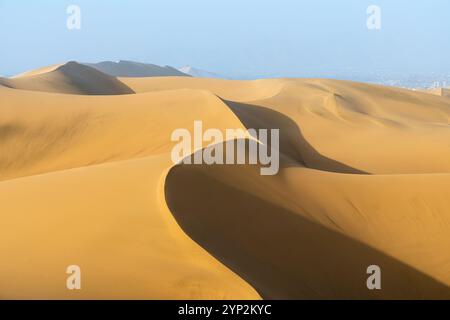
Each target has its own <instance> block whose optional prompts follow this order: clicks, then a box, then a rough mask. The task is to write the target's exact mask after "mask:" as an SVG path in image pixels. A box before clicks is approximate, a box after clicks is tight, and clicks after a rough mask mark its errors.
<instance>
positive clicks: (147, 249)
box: [0, 64, 450, 299]
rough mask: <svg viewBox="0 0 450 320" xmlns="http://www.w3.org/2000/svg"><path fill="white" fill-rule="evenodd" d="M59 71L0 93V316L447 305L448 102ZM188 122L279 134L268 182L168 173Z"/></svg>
mask: <svg viewBox="0 0 450 320" xmlns="http://www.w3.org/2000/svg"><path fill="white" fill-rule="evenodd" d="M70 67H71V71H72V72H71V73H70V74H69V75H68V76H67V78H66V79H71V77H75V78H77V79H79V78H80V77H79V75H80V74H83V75H84V74H85V71H86V70H85V69H84V66H81V65H79V64H72V65H71V66H70ZM57 71H58V68H56V69H52V68H50V69H49V70H48V71H47V72H45V71H44V72H41V73H38V74H34V75H31V76H27V75H25V76H24V77H23V79H24V81H26V85H25V84H24V85H23V86H19V85H14V86H13V85H10V84H8V83H7V84H6V85H5V84H4V85H3V86H2V85H0V146H1V150H2V152H1V153H0V217H1V220H2V223H1V224H0V237H1V238H0V239H1V241H0V256H1V257H2V263H1V264H0V298H32V299H34V298H44V299H45V298H61V299H78V298H79V299H82V298H87V299H102V298H112V299H116V298H124V299H133V298H138V299H179V298H186V299H259V298H263V299H407V298H411V299H432V298H437V299H450V162H449V161H448V159H449V157H450V145H449V143H448V141H450V140H449V139H450V126H449V125H450V122H449V121H450V100H449V99H448V98H446V97H441V96H438V95H432V94H428V93H423V92H416V91H409V90H404V89H397V88H391V87H383V86H377V85H369V84H362V83H356V82H349V81H337V80H325V79H266V80H256V81H231V80H220V79H199V78H191V77H151V78H150V77H144V78H118V79H116V78H113V79H114V80H115V81H113V82H108V81H106V82H102V81H99V79H97V78H95V79H93V78H90V77H89V76H87V77H86V78H83V80H85V82H83V81H80V83H78V82H77V84H76V85H73V83H74V82H72V81H70V80H67V81H66V82H65V83H64V82H63V84H61V82H59V81H55V82H52V81H45V80H43V79H47V78H53V73H54V72H57ZM105 77H106V78H105ZM21 79H22V77H20V78H17V79H8V81H16V80H21ZM100 79H102V80H104V79H109V80H111V78H110V77H109V76H106V75H104V76H102V77H100ZM3 81H4V80H3ZM97 81H99V87H96V85H95V84H96V82H97ZM116 81H117V82H116ZM105 83H106V84H105ZM0 84H1V83H0ZM113 84H117V86H116V85H113ZM106 85H107V87H108V91H107V92H108V93H104V94H105V95H102V93H101V92H103V91H102V90H104V89H105V86H106ZM42 88H45V90H42ZM86 88H88V89H86ZM125 88H126V90H125ZM109 90H110V91H109ZM42 91H46V92H42ZM93 92H94V94H97V95H91V94H93ZM126 93H128V94H126ZM106 94H110V95H107V96H106ZM195 120H202V121H203V124H204V126H205V128H217V129H219V130H222V131H225V129H227V128H233V129H235V128H242V129H245V128H255V129H262V128H265V129H271V128H274V129H275V128H277V129H280V153H281V168H280V172H279V173H278V174H277V175H275V176H261V175H260V174H259V167H260V166H259V165H186V164H179V165H174V164H173V163H172V161H171V159H170V153H171V150H172V148H173V147H174V145H175V143H174V142H172V141H171V139H170V138H171V133H172V132H173V130H175V129H177V128H187V129H189V130H190V131H192V130H193V123H194V121H195ZM223 143H229V141H228V142H226V141H223ZM206 147H207V144H204V145H202V147H201V148H199V149H198V150H196V152H201V151H202V148H206ZM71 264H76V265H80V267H81V268H82V290H79V291H78V290H76V291H69V290H67V289H66V287H65V279H66V277H67V275H66V273H65V269H66V267H67V266H68V265H71ZM373 264H375V265H379V266H380V267H381V270H382V290H373V291H371V290H368V289H367V287H366V279H367V277H368V275H367V273H366V269H367V267H368V266H370V265H373Z"/></svg>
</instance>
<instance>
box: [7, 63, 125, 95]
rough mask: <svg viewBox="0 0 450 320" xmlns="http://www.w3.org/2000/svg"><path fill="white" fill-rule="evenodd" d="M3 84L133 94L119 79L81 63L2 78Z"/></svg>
mask: <svg viewBox="0 0 450 320" xmlns="http://www.w3.org/2000/svg"><path fill="white" fill-rule="evenodd" d="M0 85H3V86H6V87H9V88H14V89H21V90H32V91H45V92H57V93H69V94H83V95H118V94H131V93H133V91H132V90H131V89H130V88H128V87H127V86H126V85H124V84H123V83H121V82H120V81H119V80H117V79H116V78H114V77H112V76H109V75H106V74H104V73H101V72H99V71H97V70H95V69H93V68H90V67H87V66H84V65H81V64H79V63H77V62H68V63H66V64H62V65H55V66H51V67H47V68H43V69H38V70H36V71H31V72H28V73H24V74H22V75H19V76H16V77H14V78H11V79H0Z"/></svg>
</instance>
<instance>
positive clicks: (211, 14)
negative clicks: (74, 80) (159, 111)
mask: <svg viewBox="0 0 450 320" xmlns="http://www.w3.org/2000/svg"><path fill="white" fill-rule="evenodd" d="M72 4H75V5H78V6H79V7H80V8H81V29H80V30H69V29H67V27H66V20H67V17H68V14H67V13H66V9H67V7H68V6H69V5H72ZM372 4H375V5H377V6H379V7H380V8H381V14H382V15H381V17H382V27H381V29H380V30H368V28H367V26H366V20H367V18H368V14H367V13H366V10H367V8H368V6H370V5H372ZM449 10H450V3H449V2H448V1H445V0H433V1H427V2H421V3H417V2H410V1H406V0H399V1H395V3H393V2H392V1H387V0H379V1H373V0H369V1H366V0H364V1H361V0H346V1H343V2H339V3H337V2H335V1H325V0H320V1H314V2H313V1H289V0H281V1H277V2H274V1H268V0H262V1H261V0H260V1H256V0H250V1H246V2H244V3H241V2H239V1H237V0H230V1H226V2H220V3H219V2H214V3H211V2H210V1H206V0H193V1H189V2H186V1H180V0H172V1H161V0H158V1H151V2H150V3H149V2H147V1H140V0H130V1H128V2H127V5H126V7H124V5H123V2H122V1H118V0H113V1H105V0H98V1H87V0H77V1H65V0H64V1H58V2H55V1H50V0H43V1H39V2H33V3H30V2H24V1H12V0H0V39H1V43H2V48H3V50H2V53H1V56H0V57H1V59H0V74H2V75H8V76H9V75H14V74H18V73H20V72H23V71H26V70H30V69H35V68H38V67H42V66H45V65H51V64H55V63H61V62H65V61H70V60H76V61H80V62H98V61H104V60H112V61H116V60H132V61H140V62H146V63H154V64H158V65H170V66H174V67H182V66H185V65H191V66H194V67H196V68H200V69H204V70H208V71H212V72H216V73H218V74H223V75H226V76H230V77H235V78H256V77H278V76H286V77H293V76H295V77H313V76H318V77H327V76H334V75H336V74H346V73H350V74H353V73H355V74H359V75H362V76H364V75H369V74H374V73H389V74H402V75H404V74H431V73H440V74H442V73H450V62H449V60H448V55H449V53H450V43H449V42H448V41H439V39H440V37H442V36H445V35H447V34H448V33H449V31H450V21H449V20H448V19H447V17H446V14H447V13H448V12H449ZM31 52H32V53H33V54H30V53H31Z"/></svg>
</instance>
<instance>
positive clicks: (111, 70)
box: [84, 60, 189, 77]
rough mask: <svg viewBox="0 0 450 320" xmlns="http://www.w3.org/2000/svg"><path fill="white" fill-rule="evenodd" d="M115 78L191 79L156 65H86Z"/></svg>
mask: <svg viewBox="0 0 450 320" xmlns="http://www.w3.org/2000/svg"><path fill="white" fill-rule="evenodd" d="M84 65H86V66H89V67H92V68H94V69H97V70H99V71H101V72H103V73H106V74H108V75H110V76H113V77H173V76H178V77H189V75H188V74H186V73H184V72H182V71H180V70H177V69H175V68H172V67H170V66H165V67H160V66H157V65H155V64H149V63H140V62H134V61H124V60H120V61H118V62H114V61H103V62H99V63H84Z"/></svg>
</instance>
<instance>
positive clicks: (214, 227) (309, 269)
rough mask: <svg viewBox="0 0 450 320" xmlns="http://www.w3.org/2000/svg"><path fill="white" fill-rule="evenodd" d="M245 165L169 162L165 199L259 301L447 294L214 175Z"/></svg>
mask: <svg viewBox="0 0 450 320" xmlns="http://www.w3.org/2000/svg"><path fill="white" fill-rule="evenodd" d="M248 169H249V168H248V167H246V166H218V165H212V166H202V165H195V166H194V165H177V166H175V167H173V168H172V169H171V170H170V172H169V174H168V176H167V178H166V182H165V197H166V202H167V204H168V206H169V209H170V210H171V212H172V214H173V215H174V217H175V219H176V220H177V222H178V224H179V225H180V226H181V227H182V229H183V230H184V231H185V232H186V233H187V234H188V235H189V236H190V237H191V238H192V239H193V240H194V241H196V242H197V243H198V244H199V245H200V246H202V247H203V248H204V249H206V250H207V251H208V252H209V253H210V254H212V255H213V256H214V257H215V258H217V259H218V260H219V261H221V262H222V263H223V264H224V265H226V266H227V267H229V268H230V269H232V270H233V271H234V272H236V273H237V274H238V275H239V276H240V277H242V278H243V279H245V280H246V281H247V282H248V283H250V284H251V285H252V286H253V287H254V288H255V289H256V290H257V291H258V292H259V293H260V294H261V296H262V297H263V298H266V299H449V298H450V288H449V287H448V286H446V285H444V284H442V283H440V282H438V281H436V280H434V279H432V278H431V277H429V276H427V275H425V274H423V273H421V272H419V271H418V270H416V269H414V268H413V267H410V266H408V265H406V264H404V263H402V262H400V261H398V260H396V259H394V258H392V257H389V256H387V255H386V254H384V253H383V252H380V251H378V250H375V249H373V248H371V247H369V246H367V245H365V244H363V243H361V242H359V241H356V240H354V239H352V238H349V237H347V236H345V235H344V234H342V233H339V232H336V231H334V230H331V229H328V228H325V227H323V226H321V225H319V224H317V223H314V222H312V221H310V220H308V219H306V218H304V217H303V216H302V215H300V214H298V213H296V212H293V211H290V210H287V209H285V208H283V207H280V206H278V205H275V204H273V203H271V202H269V201H267V200H265V199H263V198H262V197H259V196H255V195H254V194H251V193H249V192H246V191H243V190H242V188H241V189H238V188H236V187H235V186H232V185H230V184H227V183H223V182H222V181H221V179H220V176H223V175H226V176H231V177H232V176H236V175H244V174H247V173H248V172H246V171H245V170H248ZM224 170H225V171H224ZM255 183H261V184H264V178H261V181H256V182H255ZM370 265H378V266H380V267H381V270H382V289H381V290H369V289H368V288H367V286H366V281H367V278H368V277H369V275H368V274H367V273H366V271H367V267H368V266H370Z"/></svg>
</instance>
